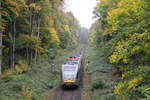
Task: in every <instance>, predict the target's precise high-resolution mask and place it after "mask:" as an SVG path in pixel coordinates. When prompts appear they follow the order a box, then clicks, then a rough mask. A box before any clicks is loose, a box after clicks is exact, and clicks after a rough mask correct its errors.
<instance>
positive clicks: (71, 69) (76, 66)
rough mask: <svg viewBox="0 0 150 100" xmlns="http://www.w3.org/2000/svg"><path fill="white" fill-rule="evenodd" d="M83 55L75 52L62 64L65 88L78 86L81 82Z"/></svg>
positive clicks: (62, 78)
mask: <svg viewBox="0 0 150 100" xmlns="http://www.w3.org/2000/svg"><path fill="white" fill-rule="evenodd" d="M81 63H82V55H81V54H74V55H72V56H70V57H69V58H68V59H67V61H66V62H65V63H64V64H62V66H61V80H62V82H61V85H62V87H63V88H67V87H76V88H77V87H78V86H79V84H80V71H81Z"/></svg>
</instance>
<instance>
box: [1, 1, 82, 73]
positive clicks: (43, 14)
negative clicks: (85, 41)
mask: <svg viewBox="0 0 150 100" xmlns="http://www.w3.org/2000/svg"><path fill="white" fill-rule="evenodd" d="M0 2H1V7H0V10H1V11H0V12H1V13H0V15H1V17H0V19H1V21H0V23H1V26H0V32H1V38H0V40H1V61H0V62H1V65H0V66H1V70H0V71H1V72H4V71H5V70H7V69H10V68H13V67H15V68H16V69H17V70H20V68H19V67H18V66H16V65H18V64H26V66H29V67H32V64H33V63H36V62H37V61H38V60H40V59H41V58H42V57H44V56H45V55H49V49H50V46H51V45H53V47H54V54H55V55H57V53H59V50H60V49H67V48H72V47H75V46H77V44H78V38H79V32H78V31H79V29H80V28H81V27H80V25H79V21H78V20H77V19H76V18H75V17H74V16H73V14H72V13H71V12H64V11H63V10H62V9H63V5H64V1H63V0H44V1H43V0H1V1H0ZM22 69H24V68H22Z"/></svg>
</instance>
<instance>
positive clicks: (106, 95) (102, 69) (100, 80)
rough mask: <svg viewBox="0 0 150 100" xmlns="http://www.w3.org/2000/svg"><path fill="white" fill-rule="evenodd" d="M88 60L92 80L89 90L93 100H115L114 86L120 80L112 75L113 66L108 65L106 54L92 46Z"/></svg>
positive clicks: (89, 49)
mask: <svg viewBox="0 0 150 100" xmlns="http://www.w3.org/2000/svg"><path fill="white" fill-rule="evenodd" d="M88 60H89V61H90V63H89V65H88V71H87V73H88V74H89V75H90V76H91V78H92V84H91V86H90V88H89V89H91V91H92V94H91V96H92V100H114V97H115V94H114V93H113V91H114V85H115V84H116V81H117V79H118V78H117V77H115V76H113V75H112V70H113V68H114V67H113V65H111V64H109V63H107V61H106V60H105V56H104V54H103V53H102V52H101V51H100V50H99V51H98V50H95V49H94V47H92V46H89V47H88Z"/></svg>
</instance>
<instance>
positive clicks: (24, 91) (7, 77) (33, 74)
mask: <svg viewBox="0 0 150 100" xmlns="http://www.w3.org/2000/svg"><path fill="white" fill-rule="evenodd" d="M79 48H81V46H79V47H78V48H76V49H74V50H73V49H72V50H63V51H61V53H60V54H59V55H58V56H56V58H55V60H54V64H55V66H54V69H53V71H51V70H52V69H51V67H50V64H49V58H48V57H47V56H45V58H44V59H41V60H40V61H38V62H37V63H36V64H33V66H32V68H27V67H26V64H25V63H23V62H21V63H20V64H18V65H16V66H15V68H12V69H9V70H8V71H6V72H5V73H4V74H3V75H1V76H0V100H42V99H43V98H44V96H45V95H46V94H47V93H49V91H50V88H49V83H50V82H53V84H54V85H56V84H58V83H59V82H60V66H61V64H62V63H64V61H65V60H66V59H67V58H68V57H69V56H70V55H72V54H73V53H74V52H76V50H79ZM70 51H71V52H70Z"/></svg>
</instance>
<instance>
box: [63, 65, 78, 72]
mask: <svg viewBox="0 0 150 100" xmlns="http://www.w3.org/2000/svg"><path fill="white" fill-rule="evenodd" d="M75 70H76V67H70V66H68V67H64V71H75Z"/></svg>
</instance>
